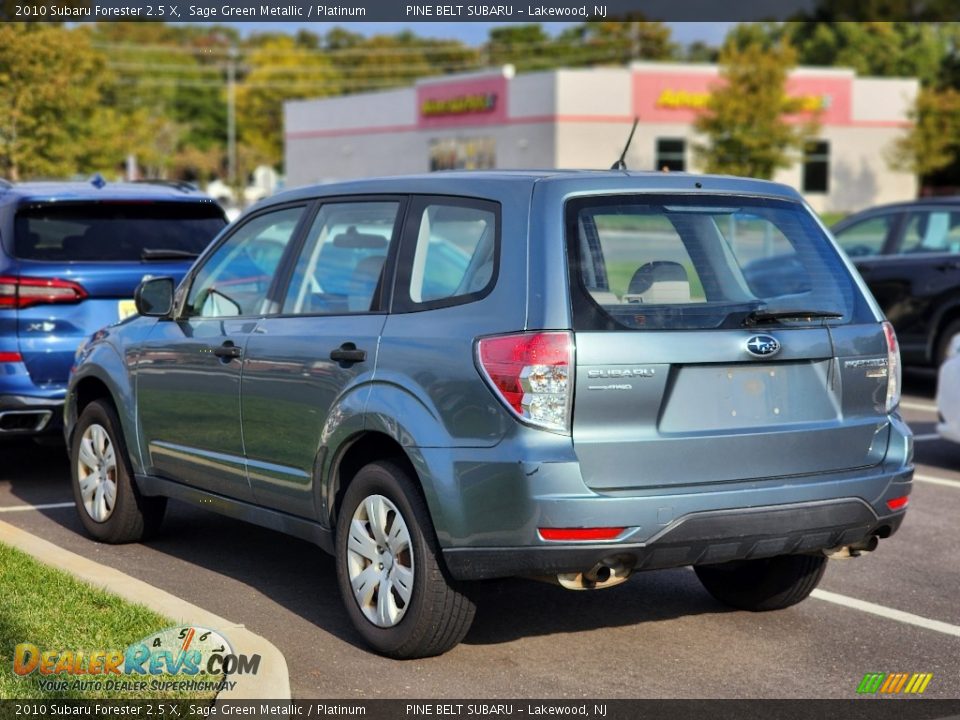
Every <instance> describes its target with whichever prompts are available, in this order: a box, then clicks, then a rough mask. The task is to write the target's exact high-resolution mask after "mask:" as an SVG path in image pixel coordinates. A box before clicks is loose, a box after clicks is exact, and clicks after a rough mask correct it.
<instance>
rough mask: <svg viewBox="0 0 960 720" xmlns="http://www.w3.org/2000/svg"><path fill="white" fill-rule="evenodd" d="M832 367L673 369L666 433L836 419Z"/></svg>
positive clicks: (807, 364)
mask: <svg viewBox="0 0 960 720" xmlns="http://www.w3.org/2000/svg"><path fill="white" fill-rule="evenodd" d="M829 369H830V362H829V361H828V360H820V361H798V362H781V363H737V364H729V365H688V366H683V367H679V368H676V367H675V368H674V369H673V373H672V377H671V382H670V383H668V390H667V394H666V398H665V400H664V404H663V406H662V408H663V411H662V413H661V416H660V422H659V430H660V432H662V433H684V432H709V431H720V430H730V429H736V428H762V427H769V426H781V425H787V424H792V423H806V422H816V421H824V420H832V419H836V418H837V417H838V413H839V411H838V409H839V407H840V404H839V398H838V397H836V396H835V395H834V393H833V391H831V389H830V386H829V383H828V372H829Z"/></svg>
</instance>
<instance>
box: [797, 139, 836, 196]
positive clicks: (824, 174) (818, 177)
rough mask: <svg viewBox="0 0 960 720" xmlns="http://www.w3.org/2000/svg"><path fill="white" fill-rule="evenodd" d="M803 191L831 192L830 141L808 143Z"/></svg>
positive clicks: (804, 161) (804, 159)
mask: <svg viewBox="0 0 960 720" xmlns="http://www.w3.org/2000/svg"><path fill="white" fill-rule="evenodd" d="M803 192H808V193H825V192H830V143H828V142H827V141H826V140H814V141H812V142H809V143H807V149H806V152H805V153H804V156H803Z"/></svg>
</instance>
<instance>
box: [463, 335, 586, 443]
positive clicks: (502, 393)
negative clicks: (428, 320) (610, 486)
mask: <svg viewBox="0 0 960 720" xmlns="http://www.w3.org/2000/svg"><path fill="white" fill-rule="evenodd" d="M477 365H478V367H479V369H480V371H481V374H482V375H483V376H484V378H485V379H486V380H487V382H488V383H489V384H490V386H491V387H492V388H493V389H494V390H495V391H496V394H497V395H498V396H499V397H500V399H501V400H502V401H503V402H504V404H505V405H506V406H507V407H508V408H510V410H512V411H513V413H514V414H515V415H516V416H517V417H519V418H520V419H521V420H523V421H524V422H527V423H529V424H531V425H535V426H537V427H541V428H544V429H546V430H559V431H561V432H570V412H571V410H572V405H573V377H572V372H571V368H572V367H573V335H572V333H569V332H534V333H521V334H517V335H501V336H498V337H486V338H481V339H480V340H478V341H477Z"/></svg>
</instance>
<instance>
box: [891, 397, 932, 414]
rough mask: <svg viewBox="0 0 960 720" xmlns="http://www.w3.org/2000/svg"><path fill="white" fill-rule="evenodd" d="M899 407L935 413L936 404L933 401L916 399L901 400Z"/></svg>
mask: <svg viewBox="0 0 960 720" xmlns="http://www.w3.org/2000/svg"><path fill="white" fill-rule="evenodd" d="M900 407H904V408H907V409H908V410H923V411H924V412H931V413H935V412H936V411H937V406H936V405H935V404H934V403H925V402H917V401H916V400H901V401H900Z"/></svg>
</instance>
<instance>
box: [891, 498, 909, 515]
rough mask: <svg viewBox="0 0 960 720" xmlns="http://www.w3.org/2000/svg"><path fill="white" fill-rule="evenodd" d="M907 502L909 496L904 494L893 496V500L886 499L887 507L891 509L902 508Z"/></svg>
mask: <svg viewBox="0 0 960 720" xmlns="http://www.w3.org/2000/svg"><path fill="white" fill-rule="evenodd" d="M909 502H910V498H909V497H907V496H906V495H904V496H903V497H898V498H893V500H887V507H888V508H890V509H891V510H893V511H896V510H903V508H905V507H906V506H907V503H909Z"/></svg>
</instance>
